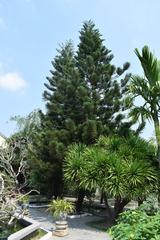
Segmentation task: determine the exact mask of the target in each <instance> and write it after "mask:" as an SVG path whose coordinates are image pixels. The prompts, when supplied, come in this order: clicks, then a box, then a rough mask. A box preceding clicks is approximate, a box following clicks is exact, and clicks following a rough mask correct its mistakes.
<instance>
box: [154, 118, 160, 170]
mask: <svg viewBox="0 0 160 240" xmlns="http://www.w3.org/2000/svg"><path fill="white" fill-rule="evenodd" d="M154 127H155V135H156V142H157V160H158V163H159V169H160V122H159V119H158V116H157V117H156V118H155V119H154Z"/></svg>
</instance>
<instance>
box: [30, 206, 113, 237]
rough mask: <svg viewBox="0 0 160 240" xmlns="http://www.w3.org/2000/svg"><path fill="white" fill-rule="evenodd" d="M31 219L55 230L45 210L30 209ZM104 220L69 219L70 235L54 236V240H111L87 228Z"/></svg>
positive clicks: (94, 218)
mask: <svg viewBox="0 0 160 240" xmlns="http://www.w3.org/2000/svg"><path fill="white" fill-rule="evenodd" d="M30 217H31V218H32V219H34V220H36V221H38V222H40V223H41V226H42V227H43V228H45V229H47V230H52V229H54V228H55V224H54V220H53V217H52V216H51V215H50V214H48V212H46V210H45V209H43V208H40V209H36V208H30ZM101 219H102V218H99V217H95V216H87V217H81V218H75V219H68V225H69V235H67V236H65V237H61V238H60V237H56V236H53V238H52V239H53V240H60V239H65V240H111V238H110V236H109V235H108V234H107V233H105V232H101V231H99V230H96V229H94V228H91V227H89V226H87V224H86V223H87V222H91V221H98V220H101Z"/></svg>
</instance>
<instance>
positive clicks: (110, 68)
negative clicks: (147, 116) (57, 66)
mask: <svg viewBox="0 0 160 240" xmlns="http://www.w3.org/2000/svg"><path fill="white" fill-rule="evenodd" d="M76 59H77V67H78V69H79V71H80V75H81V78H83V80H84V81H85V82H86V85H87V88H88V92H89V97H90V103H89V107H90V112H91V113H92V114H91V115H90V116H88V118H89V119H90V121H89V122H88V124H87V128H88V131H87V129H86V132H85V133H84V135H85V134H86V135H85V137H87V133H88V135H89V136H91V135H90V132H91V129H92V131H93V133H94V135H95V136H96V135H99V133H101V132H102V133H103V134H113V133H119V134H124V133H126V130H127V129H128V130H129V128H130V126H131V123H129V122H124V117H125V114H124V113H125V110H126V107H125V105H124V98H125V93H126V92H127V83H128V80H129V79H130V74H126V75H125V76H124V78H123V79H121V80H120V79H119V77H120V76H121V75H122V74H123V73H124V72H125V71H126V70H127V69H128V68H129V66H130V64H129V63H128V62H126V63H125V64H124V65H123V67H122V68H120V67H118V68H117V67H115V66H114V65H113V64H112V63H111V61H112V59H113V55H112V54H111V51H110V50H108V49H107V48H106V47H105V45H104V40H103V39H102V36H101V34H100V32H99V30H98V29H96V28H95V25H94V23H93V22H92V21H87V22H85V23H84V24H83V27H82V29H81V31H80V43H79V45H78V51H77V57H76ZM85 128H86V126H85ZM99 130H100V131H101V132H99ZM98 132H99V133H98ZM96 133H97V134H96Z"/></svg>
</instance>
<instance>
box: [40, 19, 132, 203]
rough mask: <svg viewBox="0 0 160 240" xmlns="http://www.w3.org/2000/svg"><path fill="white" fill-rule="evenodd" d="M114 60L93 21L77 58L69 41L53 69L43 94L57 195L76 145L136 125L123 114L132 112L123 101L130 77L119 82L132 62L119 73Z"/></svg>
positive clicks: (87, 25) (82, 33) (87, 24)
mask: <svg viewBox="0 0 160 240" xmlns="http://www.w3.org/2000/svg"><path fill="white" fill-rule="evenodd" d="M112 59H113V55H112V54H111V51H110V50H108V49H107V48H106V47H105V45H104V41H103V39H102V37H101V34H100V33H99V30H98V29H96V28H95V26H94V24H93V23H92V22H91V21H89V22H85V23H84V25H83V27H82V30H81V31H80V43H79V45H78V50H77V54H76V55H75V54H74V51H73V46H72V43H70V42H68V43H66V44H65V45H64V46H62V48H61V49H60V50H59V51H58V55H57V56H56V57H55V58H54V60H53V61H52V65H53V70H51V71H50V72H51V76H50V77H47V83H45V87H46V90H45V91H44V94H43V97H44V100H45V101H46V110H47V111H46V114H45V115H44V116H43V117H44V119H43V124H44V126H45V127H44V133H43V134H44V139H45V140H47V141H45V144H46V146H45V151H47V152H48V153H47V158H48V159H49V160H48V161H49V162H50V163H51V164H52V166H53V169H54V170H53V177H52V181H53V194H54V195H55V196H59V195H61V193H62V186H63V173H62V172H63V171H62V168H63V159H64V155H65V150H66V148H67V147H68V146H69V145H70V144H71V143H73V142H82V143H85V144H87V145H89V144H92V143H94V142H95V141H96V139H98V137H99V136H100V135H101V134H107V135H108V134H112V133H115V132H116V133H118V134H123V133H126V132H127V131H126V129H127V130H129V128H130V125H131V124H130V123H125V122H124V115H123V114H122V113H123V112H124V110H126V108H125V106H124V104H123V100H124V95H125V93H126V89H127V82H128V80H129V77H130V75H129V74H128V75H126V76H125V77H124V79H122V80H119V76H121V75H122V74H123V73H124V72H125V70H127V69H128V67H129V63H125V64H124V65H123V68H116V67H115V66H114V65H113V64H111V60H112ZM123 94H124V95H123ZM122 130H123V131H122ZM42 145H43V141H42ZM44 155H46V154H44ZM42 156H43V154H42ZM42 158H43V157H42ZM45 159H46V157H45V158H44V159H42V160H44V161H45ZM83 194H84V193H82V195H83ZM82 195H81V194H80V198H81V199H83V196H82Z"/></svg>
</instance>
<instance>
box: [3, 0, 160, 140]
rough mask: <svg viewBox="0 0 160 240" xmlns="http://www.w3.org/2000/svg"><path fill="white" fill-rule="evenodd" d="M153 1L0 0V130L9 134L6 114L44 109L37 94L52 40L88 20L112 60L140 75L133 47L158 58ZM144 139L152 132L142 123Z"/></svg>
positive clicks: (159, 33) (159, 35) (72, 35)
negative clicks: (98, 30)
mask: <svg viewBox="0 0 160 240" xmlns="http://www.w3.org/2000/svg"><path fill="white" fill-rule="evenodd" d="M159 13H160V1H159V0H152V1H151V0H121V1H119V0H0V103H1V104H0V106H1V117H0V131H1V132H3V133H4V134H6V135H7V136H9V134H11V133H12V132H13V129H14V128H13V125H12V124H10V123H6V122H7V121H8V120H9V119H10V117H11V116H15V115H26V114H28V113H29V112H31V111H32V110H34V109H36V108H41V109H44V102H43V100H42V92H43V90H44V86H43V84H44V82H45V81H46V79H45V77H46V76H47V75H49V70H50V69H51V63H50V62H51V60H52V59H53V57H54V56H55V54H56V48H57V47H58V44H60V43H63V42H65V41H66V40H69V39H72V40H73V42H74V43H75V46H76V45H77V43H78V37H79V32H78V31H79V30H80V28H81V26H82V23H83V22H84V21H85V20H89V19H92V20H93V21H94V22H95V24H96V26H97V27H98V28H99V29H100V32H101V33H102V35H103V37H104V39H105V40H106V41H105V43H106V46H107V47H108V48H109V49H111V50H112V51H113V54H114V56H115V58H114V63H115V64H117V65H122V64H123V63H124V62H125V61H129V62H130V63H131V68H130V71H131V72H132V73H134V74H141V73H142V72H141V67H140V65H139V62H138V60H137V58H136V56H135V54H134V48H135V47H138V48H139V49H141V48H142V47H143V46H144V45H146V44H147V45H149V46H150V48H151V50H153V51H154V52H155V54H156V56H157V57H160V30H159ZM143 136H144V137H146V138H149V137H152V136H153V128H152V127H151V126H150V125H148V127H147V128H146V129H145V131H144V134H143Z"/></svg>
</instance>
